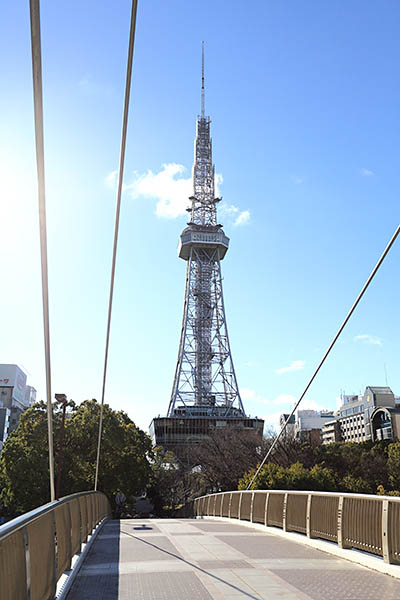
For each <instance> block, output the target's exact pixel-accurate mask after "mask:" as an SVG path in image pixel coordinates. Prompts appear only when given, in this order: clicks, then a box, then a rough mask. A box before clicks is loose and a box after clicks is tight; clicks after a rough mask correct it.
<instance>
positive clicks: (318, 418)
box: [294, 410, 334, 444]
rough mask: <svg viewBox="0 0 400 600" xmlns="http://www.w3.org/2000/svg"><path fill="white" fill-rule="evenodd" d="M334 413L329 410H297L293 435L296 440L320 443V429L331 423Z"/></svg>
mask: <svg viewBox="0 0 400 600" xmlns="http://www.w3.org/2000/svg"><path fill="white" fill-rule="evenodd" d="M333 417H334V413H333V411H331V410H323V411H321V412H319V411H317V410H298V411H297V412H296V423H295V426H294V434H295V437H296V438H297V439H300V440H307V441H310V442H313V443H316V444H318V443H320V441H321V431H322V427H323V426H324V425H325V423H327V422H328V421H332V419H333Z"/></svg>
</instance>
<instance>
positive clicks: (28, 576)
mask: <svg viewBox="0 0 400 600" xmlns="http://www.w3.org/2000/svg"><path fill="white" fill-rule="evenodd" d="M24 545H25V571H26V600H31V558H30V553H29V538H28V527H27V526H26V525H25V527H24Z"/></svg>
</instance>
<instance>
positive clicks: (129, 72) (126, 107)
mask: <svg viewBox="0 0 400 600" xmlns="http://www.w3.org/2000/svg"><path fill="white" fill-rule="evenodd" d="M137 4H138V2H137V0H132V11H131V25H130V33H129V47H128V63H127V69H126V83H125V102H124V116H123V122H122V134H121V149H120V157H119V171H118V189H117V206H116V212H115V227H114V245H113V256H112V266H111V283H110V296H109V303H108V318H107V333H106V347H105V353H104V370H103V387H102V392H101V405H100V419H99V434H98V441H97V457H96V474H95V480H94V489H95V490H97V483H98V476H99V463H100V450H101V436H102V431H103V412H104V397H105V388H106V378H107V365H108V348H109V342H110V328H111V313H112V303H113V295H114V279H115V264H116V259H117V247H118V231H119V216H120V210H121V193H122V181H123V175H124V165H125V147H126V132H127V127H128V113H129V97H130V89H131V79H132V63H133V49H134V45H135V28H136V13H137Z"/></svg>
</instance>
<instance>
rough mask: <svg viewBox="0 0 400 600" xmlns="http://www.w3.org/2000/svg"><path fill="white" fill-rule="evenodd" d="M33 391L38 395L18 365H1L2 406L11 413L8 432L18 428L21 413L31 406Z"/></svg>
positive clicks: (0, 392) (0, 397) (0, 405)
mask: <svg viewBox="0 0 400 600" xmlns="http://www.w3.org/2000/svg"><path fill="white" fill-rule="evenodd" d="M27 387H29V388H30V392H29V393H28V394H27ZM33 392H34V396H35V397H36V390H34V388H31V387H30V386H27V385H26V374H25V373H24V371H23V370H22V369H21V368H20V367H18V365H11V364H2V365H0V408H7V409H9V413H10V414H9V425H8V431H7V433H11V431H14V429H16V428H17V426H18V421H19V418H20V416H21V414H22V413H23V412H24V411H25V410H26V409H27V408H29V407H30V401H31V399H32V397H33Z"/></svg>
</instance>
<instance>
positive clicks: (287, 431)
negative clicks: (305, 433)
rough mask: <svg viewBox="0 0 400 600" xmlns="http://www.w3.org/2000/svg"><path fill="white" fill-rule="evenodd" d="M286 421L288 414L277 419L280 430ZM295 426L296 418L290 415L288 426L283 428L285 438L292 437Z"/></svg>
mask: <svg viewBox="0 0 400 600" xmlns="http://www.w3.org/2000/svg"><path fill="white" fill-rule="evenodd" d="M288 419H289V413H287V414H286V413H283V414H281V416H280V417H279V426H280V428H281V429H282V427H283V426H284V424H285V423H286V421H287V420H288ZM295 424H296V418H295V416H294V415H292V416H291V417H290V419H289V422H288V424H287V425H286V428H285V432H284V436H285V437H294V434H295Z"/></svg>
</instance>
